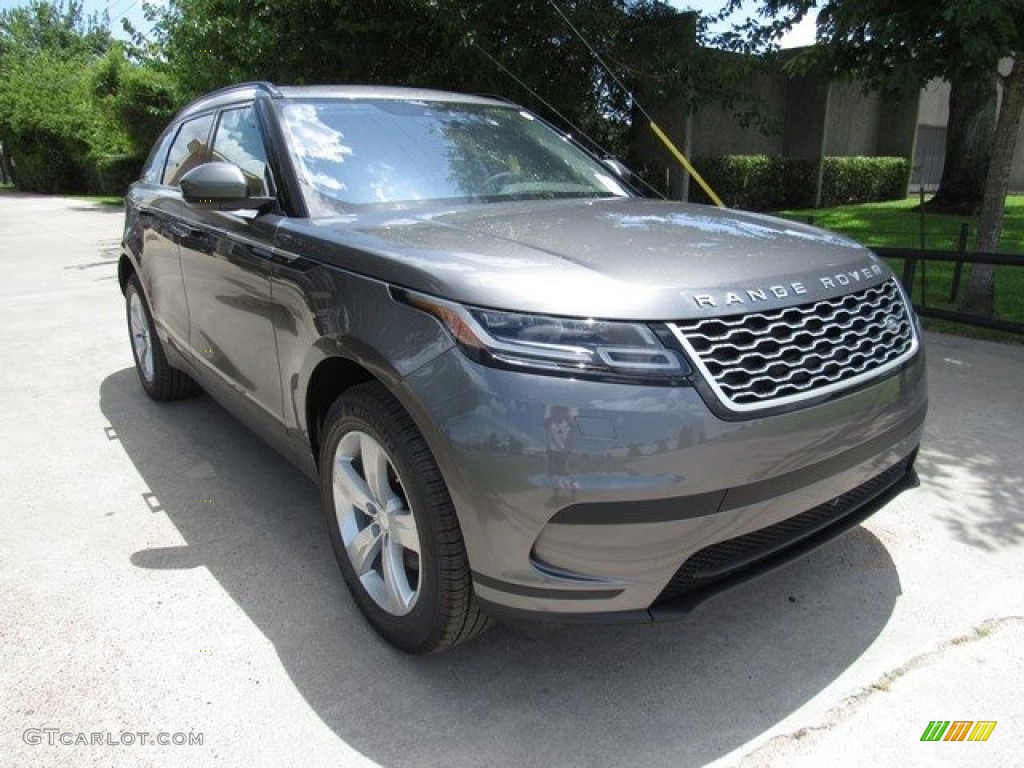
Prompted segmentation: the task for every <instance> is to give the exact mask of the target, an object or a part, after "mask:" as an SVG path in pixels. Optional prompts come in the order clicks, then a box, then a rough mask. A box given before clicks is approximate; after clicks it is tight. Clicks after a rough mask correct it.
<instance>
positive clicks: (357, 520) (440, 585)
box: [320, 382, 489, 653]
mask: <svg viewBox="0 0 1024 768" xmlns="http://www.w3.org/2000/svg"><path fill="white" fill-rule="evenodd" d="M323 434H324V440H323V446H322V449H321V467H320V481H321V487H322V491H323V496H324V506H325V510H326V513H327V526H328V529H329V530H330V535H331V543H332V544H333V546H334V551H335V555H336V556H337V559H338V564H339V565H340V567H341V571H342V573H343V574H344V576H345V581H346V582H347V583H348V586H349V589H350V590H351V591H352V595H353V597H354V598H355V601H356V603H357V604H358V606H359V608H360V610H362V612H363V614H364V615H365V616H366V618H367V620H368V621H369V622H370V624H371V625H372V626H373V627H374V629H376V630H377V632H378V633H379V634H380V635H382V636H383V637H384V638H385V639H386V640H387V641H388V642H390V643H392V644H393V645H395V646H397V647H399V648H401V649H402V650H404V651H408V652H410V653H431V652H434V651H440V650H443V649H445V648H449V647H451V646H453V645H455V644H456V643H460V642H462V641H464V640H467V639H469V638H470V637H473V636H474V635H476V634H478V633H479V632H481V631H482V630H483V629H485V628H486V627H487V626H488V624H489V621H488V619H487V617H486V616H485V615H484V614H482V613H481V612H480V610H479V608H478V607H477V604H476V600H475V598H474V596H473V586H472V582H471V578H470V573H469V563H468V560H467V559H466V550H465V546H464V545H463V541H462V533H461V531H460V529H459V524H458V520H457V519H456V516H455V510H454V508H453V507H452V502H451V498H450V496H449V495H448V490H447V488H446V487H445V484H444V479H443V478H442V477H441V473H440V471H439V470H438V468H437V464H436V462H435V461H434V458H433V456H432V455H431V453H430V449H429V448H428V447H427V444H426V442H425V441H424V439H423V436H422V435H421V434H420V432H419V430H418V429H417V428H416V425H415V424H414V423H413V421H412V419H411V418H410V417H409V414H408V413H406V411H405V409H403V408H402V406H401V405H400V404H399V403H398V401H397V400H395V399H394V397H392V396H391V395H390V394H389V393H388V392H387V390H386V389H385V388H384V387H383V386H381V385H380V384H379V383H377V382H369V383H367V384H361V385H359V386H357V387H353V388H352V389H350V390H349V391H348V392H346V393H345V394H344V395H343V396H342V397H340V398H339V399H338V400H337V401H336V402H335V403H334V405H333V406H332V407H331V409H330V411H329V412H328V414H327V418H326V421H325V424H324V432H323Z"/></svg>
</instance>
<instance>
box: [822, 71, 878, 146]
mask: <svg viewBox="0 0 1024 768" xmlns="http://www.w3.org/2000/svg"><path fill="white" fill-rule="evenodd" d="M879 113H880V107H879V98H878V96H877V95H875V94H868V95H865V94H864V92H863V90H862V89H861V87H860V85H859V84H853V83H832V91H831V93H830V94H829V101H828V117H827V119H826V123H825V155H826V156H827V157H843V156H857V155H868V156H870V155H874V154H876V151H877V147H878V118H879Z"/></svg>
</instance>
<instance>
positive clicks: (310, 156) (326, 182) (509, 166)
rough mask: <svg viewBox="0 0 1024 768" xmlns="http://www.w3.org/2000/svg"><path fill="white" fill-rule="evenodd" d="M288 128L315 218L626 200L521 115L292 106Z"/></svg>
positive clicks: (423, 105)
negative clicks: (445, 206) (436, 205)
mask: <svg viewBox="0 0 1024 768" xmlns="http://www.w3.org/2000/svg"><path fill="white" fill-rule="evenodd" d="M282 118H283V121H282V122H283V124H284V128H285V133H286V134H287V139H288V145H289V149H290V152H291V155H292V159H293V161H294V163H295V167H296V171H297V173H298V176H299V181H300V183H301V184H302V188H303V192H304V194H305V197H306V202H307V205H308V207H309V211H310V215H311V216H314V217H318V216H331V215H336V214H337V213H338V212H339V211H348V210H352V209H353V208H354V207H358V206H385V205H387V206H399V207H400V206H403V205H414V204H417V203H423V202H431V201H485V202H490V201H500V200H522V199H535V198H552V197H621V196H626V195H627V194H628V193H627V192H626V190H625V188H624V187H623V185H622V184H621V183H620V182H619V181H618V180H617V179H616V178H615V176H614V174H613V173H612V172H611V171H610V170H609V169H608V168H606V167H604V165H602V164H601V163H599V162H596V161H595V160H593V159H592V158H590V157H589V156H588V155H587V154H585V153H584V152H582V151H581V150H580V149H578V148H577V147H576V146H575V145H574V144H573V143H572V142H571V141H569V140H568V139H566V138H565V137H563V136H561V135H559V134H558V133H557V132H555V131H554V130H552V129H551V128H549V127H548V126H547V125H545V124H544V123H543V122H541V121H540V120H538V119H537V118H535V117H534V116H533V115H531V114H529V113H528V112H525V111H522V110H520V109H518V108H515V107H500V106H488V105H480V104H454V103H440V102H422V101H394V100H384V99H380V100H310V101H295V102H288V103H286V104H285V105H284V106H283V109H282Z"/></svg>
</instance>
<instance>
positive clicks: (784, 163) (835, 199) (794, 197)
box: [690, 155, 910, 211]
mask: <svg viewBox="0 0 1024 768" xmlns="http://www.w3.org/2000/svg"><path fill="white" fill-rule="evenodd" d="M696 167H697V170H698V171H699V172H700V174H701V175H702V176H703V177H704V179H705V180H706V181H707V182H708V184H710V185H711V188H712V189H713V190H715V192H716V193H717V194H718V196H719V197H721V198H722V200H723V201H724V202H725V203H726V205H728V206H729V207H731V208H743V209H745V210H751V211H772V210H779V209H781V208H804V207H809V206H812V205H813V204H814V187H815V174H816V171H817V167H816V163H815V162H814V161H813V160H803V159H799V158H792V157H770V156H768V155H725V156H721V157H709V158H704V159H699V160H697V162H696ZM909 181H910V161H909V160H906V159H905V158H902V157H826V158H825V168H824V173H823V176H822V190H821V205H822V207H825V208H827V207H831V206H834V205H845V204H849V203H870V202H879V201H883V200H897V199H902V198H903V197H905V196H906V194H907V184H908V183H909ZM690 198H691V200H693V201H694V202H698V203H708V202H711V201H710V199H709V198H708V197H707V196H706V195H705V194H704V192H703V190H702V189H700V186H699V185H698V184H693V183H691V185H690Z"/></svg>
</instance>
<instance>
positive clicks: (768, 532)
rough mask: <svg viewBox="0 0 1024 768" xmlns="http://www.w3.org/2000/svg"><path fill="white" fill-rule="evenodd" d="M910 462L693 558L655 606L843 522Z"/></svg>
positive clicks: (664, 590) (889, 484) (719, 544)
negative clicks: (828, 499)
mask: <svg viewBox="0 0 1024 768" xmlns="http://www.w3.org/2000/svg"><path fill="white" fill-rule="evenodd" d="M908 463H909V461H908V460H905V461H901V462H900V463H899V464H896V465H895V466H893V467H891V468H890V469H887V470H886V471H885V472H883V473H882V474H880V475H877V476H876V477H874V478H872V479H871V480H869V481H868V482H866V483H864V484H863V485H860V486H858V487H857V488H854V489H853V490H852V491H847V492H846V493H844V494H843V495H841V496H837V497H836V498H835V499H833V500H832V501H827V502H825V503H824V504H820V505H818V506H817V507H814V508H813V509H809V510H808V511H806V512H803V513H801V514H799V515H796V516H794V517H790V518H787V519H786V520H782V521H781V522H778V523H776V524H775V525H770V526H768V527H767V528H761V529H759V530H756V531H751V532H750V533H746V534H743V535H742V536H737V537H736V538H734V539H728V540H726V541H721V542H719V543H718V544H712V545H711V546H710V547H705V548H704V549H702V550H699V551H698V552H696V553H694V554H693V555H691V556H690V557H689V558H688V559H687V560H686V562H685V563H683V565H682V567H681V568H680V569H679V570H678V571H676V574H675V575H674V576H673V577H672V580H671V581H670V582H669V583H668V586H666V587H665V589H663V590H662V592H661V594H660V595H658V599H657V600H656V601H655V603H654V604H655V605H658V604H659V603H664V602H668V601H671V600H674V599H677V598H680V597H683V596H685V595H687V594H689V593H691V592H695V591H697V590H700V589H702V588H704V587H707V586H709V585H711V584H714V583H715V582H716V581H718V580H719V579H723V578H726V577H728V576H731V575H732V574H734V573H737V572H739V571H741V570H743V569H744V568H747V567H749V566H752V565H755V564H756V563H757V562H758V561H760V560H763V559H764V558H766V557H768V556H770V555H773V554H775V553H776V552H779V551H781V550H783V549H785V548H786V547H788V546H791V545H793V544H796V543H797V542H799V541H801V540H803V539H805V538H807V537H808V536H810V535H812V534H814V533H816V532H818V531H820V530H822V529H824V528H827V527H828V526H830V525H833V524H835V523H837V522H839V521H841V520H842V519H843V518H844V517H847V516H848V515H851V514H852V513H854V512H856V511H857V510H858V509H859V508H860V507H862V506H863V505H864V504H866V503H867V502H869V501H870V500H871V499H873V498H875V497H876V496H878V495H879V494H880V493H882V492H884V491H885V490H886V489H888V488H889V487H890V486H892V485H893V484H895V483H896V482H897V481H898V480H899V479H900V478H901V477H903V475H904V474H906V472H907V466H908Z"/></svg>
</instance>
